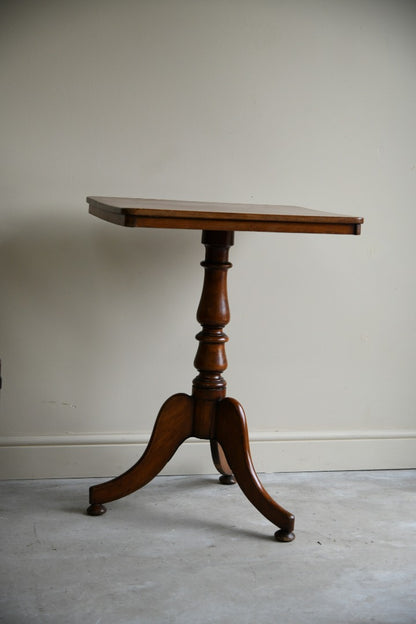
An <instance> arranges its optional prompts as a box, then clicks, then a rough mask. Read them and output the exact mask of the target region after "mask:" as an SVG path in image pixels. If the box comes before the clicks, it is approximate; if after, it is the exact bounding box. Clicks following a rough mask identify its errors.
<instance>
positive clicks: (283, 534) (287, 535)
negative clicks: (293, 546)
mask: <svg viewBox="0 0 416 624" xmlns="http://www.w3.org/2000/svg"><path fill="white" fill-rule="evenodd" d="M274 538H275V540H277V541H278V542H293V540H294V539H295V534H294V533H293V531H284V530H283V529H279V531H276V533H275V534H274Z"/></svg>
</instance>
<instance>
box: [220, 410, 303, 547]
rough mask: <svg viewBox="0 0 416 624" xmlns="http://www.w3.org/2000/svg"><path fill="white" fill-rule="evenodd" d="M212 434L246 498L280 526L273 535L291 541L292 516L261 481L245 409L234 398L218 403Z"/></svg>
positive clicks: (293, 519)
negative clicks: (251, 445)
mask: <svg viewBox="0 0 416 624" xmlns="http://www.w3.org/2000/svg"><path fill="white" fill-rule="evenodd" d="M214 438H215V439H216V440H217V441H218V442H219V444H221V446H222V448H223V449H224V453H225V456H226V458H227V460H228V463H229V465H230V467H231V469H232V471H233V473H234V476H235V479H236V481H237V483H238V485H239V486H240V488H241V489H242V490H243V492H244V494H245V495H246V496H247V498H248V499H249V501H250V502H251V503H252V504H253V505H254V507H256V509H258V510H259V512H260V513H262V514H263V516H265V517H266V518H267V519H268V520H270V522H272V523H273V524H275V525H276V526H277V527H279V529H280V530H279V531H276V533H275V538H276V539H277V540H278V541H279V542H290V541H292V540H293V539H294V537H295V535H294V533H293V528H294V524H295V517H294V516H293V515H292V514H291V513H290V512H289V511H286V509H283V507H280V505H278V504H277V503H276V502H275V501H274V500H273V499H272V498H271V496H270V495H269V494H268V493H267V492H266V490H265V489H264V487H263V486H262V484H261V483H260V480H259V478H258V476H257V474H256V471H255V469H254V466H253V462H252V459H251V454H250V445H249V440H248V432H247V424H246V417H245V414H244V410H243V408H242V407H241V405H240V404H239V403H238V401H236V400H235V399H229V398H226V399H223V400H222V401H220V402H219V403H218V408H217V412H216V418H215V430H214Z"/></svg>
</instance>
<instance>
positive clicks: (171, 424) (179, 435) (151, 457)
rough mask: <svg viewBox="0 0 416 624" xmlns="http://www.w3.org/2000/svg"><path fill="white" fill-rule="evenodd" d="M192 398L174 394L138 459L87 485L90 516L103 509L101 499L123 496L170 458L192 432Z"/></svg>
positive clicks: (107, 499) (98, 513) (148, 479)
mask: <svg viewBox="0 0 416 624" xmlns="http://www.w3.org/2000/svg"><path fill="white" fill-rule="evenodd" d="M192 419H193V400H192V398H191V397H190V396H188V395H187V394H175V395H173V396H172V397H170V398H169V399H168V400H167V401H166V402H165V403H164V404H163V406H162V407H161V409H160V411H159V415H158V417H157V419H156V422H155V425H154V428H153V432H152V435H151V438H150V440H149V444H148V445H147V447H146V450H145V451H144V453H143V455H142V456H141V458H140V459H139V461H138V462H137V463H136V464H134V466H132V467H131V468H130V469H129V470H127V471H126V472H124V473H123V474H121V475H120V476H119V477H116V478H115V479H111V481H106V482H105V483H100V484H99V485H94V486H93V487H91V488H90V506H89V507H88V509H87V513H88V514H89V515H90V516H100V515H102V514H103V513H105V511H106V508H105V507H104V505H103V503H108V502H109V501H113V500H116V499H118V498H123V496H127V495H128V494H131V493H132V492H135V491H136V490H138V489H139V488H141V487H143V486H144V485H146V484H147V483H149V481H151V480H152V479H153V478H154V477H155V476H156V475H158V474H159V472H160V471H161V470H162V468H164V466H165V465H166V464H167V462H168V461H169V460H170V459H171V458H172V456H173V455H174V453H175V451H176V450H177V448H178V447H179V446H180V445H181V444H182V442H184V440H186V438H189V437H190V436H191V435H192Z"/></svg>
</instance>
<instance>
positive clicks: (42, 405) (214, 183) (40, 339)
mask: <svg viewBox="0 0 416 624" xmlns="http://www.w3.org/2000/svg"><path fill="white" fill-rule="evenodd" d="M0 11H1V15H0V24H1V26H0V28H1V32H0V47H1V49H0V63H1V91H2V95H1V106H2V114H1V126H2V127H1V142H0V144H1V152H2V165H1V183H2V190H1V206H0V210H1V222H0V223H1V234H0V243H1V245H0V253H1V260H0V271H1V306H0V322H1V326H0V338H1V349H0V353H1V357H2V367H3V389H2V391H1V440H0V442H1V444H2V446H3V448H2V449H1V450H2V452H1V475H2V476H3V477H44V476H48V477H49V476H52V477H53V476H56V477H59V476H81V475H89V476H92V475H95V476H101V475H102V476H103V475H109V474H115V473H117V472H119V471H120V470H122V469H124V468H126V467H128V466H129V465H130V463H131V462H132V461H133V460H135V459H136V457H137V456H138V454H139V453H140V452H141V450H142V449H143V444H144V442H145V441H146V440H147V439H148V437H149V435H150V431H151V428H152V425H153V422H154V419H155V416H156V413H157V411H158V409H159V406H160V405H161V403H162V402H163V401H164V399H165V398H167V397H168V396H169V395H170V394H172V393H175V392H177V391H185V392H188V391H190V384H191V379H192V378H193V376H194V375H195V371H194V369H193V366H192V361H193V357H194V354H195V351H196V346H197V343H196V341H195V340H194V334H195V333H196V332H197V331H198V325H197V323H196V321H195V311H196V307H197V303H198V299H199V294H200V289H201V283H202V269H201V268H200V266H199V261H200V260H201V259H202V257H203V248H202V247H201V245H200V234H199V233H198V232H196V231H195V232H194V231H174V230H145V229H143V230H140V229H135V230H130V229H127V228H118V227H116V226H113V225H109V224H106V223H104V222H101V221H99V220H98V219H95V218H93V217H91V216H89V215H88V214H87V207H86V204H85V196H86V195H87V194H91V195H94V194H95V195H113V196H133V197H134V196H136V197H140V196H142V197H158V198H176V199H196V200H207V201H210V200H212V201H215V200H218V201H236V202H248V203H249V202H257V203H283V204H297V205H304V206H306V207H310V208H314V209H320V210H328V211H335V212H341V213H346V214H355V215H360V216H364V217H365V220H366V221H365V225H364V227H363V233H362V236H361V237H337V236H312V235H288V234H262V233H238V234H237V235H236V246H235V247H234V248H233V249H232V258H231V259H232V262H233V263H234V268H233V269H232V271H231V272H230V274H229V294H230V302H231V311H232V321H231V323H230V325H229V326H228V328H227V333H228V334H229V336H230V343H229V346H228V359H229V366H230V368H229V370H228V371H227V373H226V377H227V380H228V388H229V394H230V395H232V396H235V397H236V398H238V399H239V400H240V401H241V402H242V403H243V405H244V406H245V408H246V412H247V416H248V420H249V427H250V432H251V437H252V440H253V455H254V458H255V462H256V465H257V468H258V469H259V470H267V471H273V470H311V469H340V468H383V467H384V468H399V467H415V465H416V464H415V457H416V452H415V451H416V425H415V405H416V390H415V388H416V384H415V381H414V380H415V360H416V355H415V353H416V351H415V349H416V323H415V304H416V284H415V245H414V232H415V228H416V210H415V204H414V201H415V191H416V155H415V138H416V137H415V110H416V74H415V59H416V4H415V3H414V2H413V1H409V2H405V1H403V0H390V1H387V0H361V1H355V0H352V1H351V0H295V1H293V0H286V1H284V0H275V1H272V0H135V1H133V0H117V1H116V0H94V1H92V0H71V2H66V1H63V0H62V1H57V0H37V1H36V2H33V1H29V0H26V1H25V0H13V1H6V2H3V3H2V5H1V8H0ZM211 470H212V467H211V463H210V458H209V451H208V446H207V444H206V443H205V442H204V443H202V442H195V441H194V442H192V441H191V442H189V443H188V444H187V445H185V446H184V447H182V448H181V450H180V451H179V452H178V454H177V455H176V457H175V459H174V460H173V461H172V463H171V464H170V465H169V467H168V471H170V472H173V473H178V472H179V473H180V472H182V473H183V472H191V473H193V472H194V473H197V472H205V471H211Z"/></svg>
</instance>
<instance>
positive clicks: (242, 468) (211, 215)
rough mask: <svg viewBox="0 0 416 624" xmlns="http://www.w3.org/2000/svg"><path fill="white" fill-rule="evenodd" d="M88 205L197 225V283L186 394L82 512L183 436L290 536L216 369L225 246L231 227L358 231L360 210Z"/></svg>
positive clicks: (139, 221) (144, 221) (123, 486)
mask: <svg viewBox="0 0 416 624" xmlns="http://www.w3.org/2000/svg"><path fill="white" fill-rule="evenodd" d="M87 202H88V204H89V212H90V213H91V214H93V215H95V216H96V217H99V218H100V219H104V220H105V221H109V222H110V223H115V224H117V225H124V226H127V227H151V228H179V229H191V230H202V243H203V244H204V245H205V248H206V251H205V260H204V261H203V262H202V263H201V264H202V266H203V267H204V270H205V271H204V283H203V288H202V295H201V300H200V303H199V307H198V312H197V319H198V321H199V323H200V324H201V326H202V331H200V332H199V334H198V335H197V336H196V339H197V340H198V341H199V346H198V350H197V353H196V357H195V361H194V366H195V368H196V369H197V370H198V372H199V374H198V375H197V377H195V379H194V380H193V386H192V395H188V394H175V395H173V396H172V397H170V398H169V399H168V400H167V401H166V402H165V403H164V405H163V406H162V407H161V409H160V412H159V415H158V417H157V419H156V423H155V425H154V428H153V432H152V435H151V438H150V441H149V444H148V446H147V448H146V450H145V452H144V453H143V455H142V456H141V458H140V459H139V460H138V462H137V463H136V464H135V465H134V466H132V467H131V468H130V469H129V470H127V471H126V472H124V473H123V474H122V475H120V476H118V477H116V478H114V479H112V480H110V481H107V482H105V483H101V484H99V485H95V486H93V487H91V488H90V506H89V507H88V510H87V512H88V514H90V515H91V516H100V515H102V514H103V513H105V511H106V508H105V507H104V503H107V502H109V501H113V500H116V499H118V498H122V497H123V496H127V495H128V494H131V493H132V492H135V491H136V490H138V489H139V488H141V487H143V486H144V485H146V483H149V481H150V480H151V479H153V478H154V477H155V476H156V475H157V474H158V473H159V472H160V471H161V470H162V468H163V467H164V466H165V465H166V463H167V462H168V461H169V460H170V459H171V457H172V456H173V454H174V453H175V451H176V450H177V448H178V447H179V446H180V445H181V444H182V442H184V441H185V440H186V439H187V438H189V437H191V436H194V437H197V438H201V439H205V440H210V444H211V453H212V458H213V462H214V464H215V467H216V468H217V470H218V472H219V473H221V476H220V481H221V483H224V484H231V483H234V482H235V481H234V478H235V480H236V481H237V483H238V484H239V486H240V487H241V489H242V490H243V492H244V494H245V495H246V496H247V498H248V499H249V501H250V502H251V503H252V504H253V505H254V506H255V507H256V508H257V509H258V511H259V512H260V513H262V514H263V515H264V516H265V517H266V518H267V519H268V520H270V522H272V523H273V524H274V525H276V526H277V527H278V529H279V530H278V531H276V533H275V538H276V540H277V541H279V542H290V541H292V540H293V539H294V537H295V535H294V533H293V529H294V523H295V518H294V516H293V515H292V514H291V513H290V512H288V511H286V509H283V507H281V506H280V505H278V504H277V503H276V502H275V501H274V500H273V499H272V498H271V497H270V495H269V494H268V493H267V492H266V490H265V489H264V487H263V486H262V484H261V483H260V481H259V478H258V476H257V474H256V472H255V470H254V466H253V463H252V460H251V456H250V448H249V440H248V432H247V425H246V418H245V414H244V410H243V408H242V407H241V405H240V404H239V403H238V402H237V401H236V400H235V399H231V398H226V382H225V380H224V378H223V377H222V373H223V372H224V370H225V369H226V368H227V358H226V355H225V343H226V342H227V340H228V338H227V336H226V334H225V333H224V327H225V325H226V324H227V323H228V322H229V320H230V312H229V307H228V298H227V271H228V269H229V268H230V267H231V264H230V263H229V262H228V251H229V248H230V247H231V245H233V242H234V231H236V230H245V231H251V232H296V233H299V232H305V233H312V234H360V228H361V223H363V219H362V218H360V217H349V216H342V215H337V214H331V213H325V212H318V211H315V210H307V209H305V208H297V207H294V206H269V205H248V204H220V203H205V202H188V201H170V200H156V199H127V198H115V197H88V198H87Z"/></svg>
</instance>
